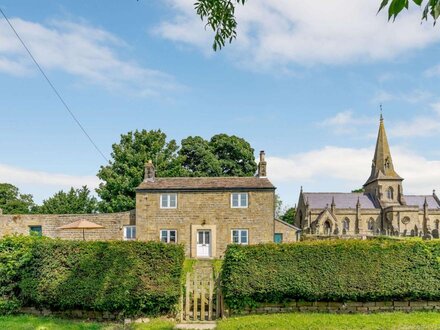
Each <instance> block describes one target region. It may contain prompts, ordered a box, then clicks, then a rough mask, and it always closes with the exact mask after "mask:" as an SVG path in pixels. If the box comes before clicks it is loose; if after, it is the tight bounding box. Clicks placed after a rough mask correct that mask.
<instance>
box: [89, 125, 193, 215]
mask: <svg viewBox="0 0 440 330" xmlns="http://www.w3.org/2000/svg"><path fill="white" fill-rule="evenodd" d="M112 149H113V152H112V153H111V157H112V160H110V162H109V164H108V165H106V166H101V169H100V170H99V172H98V174H97V176H98V178H100V179H101V180H102V181H103V182H102V183H101V184H100V185H99V188H98V189H96V192H97V193H98V195H99V197H101V199H102V202H101V203H100V210H101V211H103V212H120V211H127V210H131V209H133V208H135V196H136V193H135V188H136V187H137V186H138V185H139V184H140V183H141V182H142V180H143V176H144V166H145V163H146V162H147V161H148V160H152V161H153V163H154V166H155V168H156V175H157V176H162V177H167V176H182V175H183V174H184V173H185V172H184V170H183V167H182V166H181V162H180V159H179V158H178V155H177V149H178V146H177V143H176V141H175V140H170V141H167V140H166V134H165V133H163V132H162V131H161V130H151V131H147V130H141V131H138V130H136V131H134V132H128V133H127V134H122V135H121V140H120V141H119V143H115V144H113V146H112Z"/></svg>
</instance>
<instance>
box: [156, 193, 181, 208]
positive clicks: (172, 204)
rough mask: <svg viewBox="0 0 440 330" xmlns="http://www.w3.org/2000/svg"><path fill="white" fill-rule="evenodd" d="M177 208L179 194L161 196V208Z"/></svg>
mask: <svg viewBox="0 0 440 330" xmlns="http://www.w3.org/2000/svg"><path fill="white" fill-rule="evenodd" d="M176 207H177V194H161V195H160V208H161V209H175V208H176Z"/></svg>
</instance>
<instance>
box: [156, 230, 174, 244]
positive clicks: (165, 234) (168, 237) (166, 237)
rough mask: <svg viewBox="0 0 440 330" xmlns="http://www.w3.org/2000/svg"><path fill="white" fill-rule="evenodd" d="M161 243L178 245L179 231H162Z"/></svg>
mask: <svg viewBox="0 0 440 330" xmlns="http://www.w3.org/2000/svg"><path fill="white" fill-rule="evenodd" d="M160 241H161V242H163V243H177V230H175V229H162V230H161V231H160Z"/></svg>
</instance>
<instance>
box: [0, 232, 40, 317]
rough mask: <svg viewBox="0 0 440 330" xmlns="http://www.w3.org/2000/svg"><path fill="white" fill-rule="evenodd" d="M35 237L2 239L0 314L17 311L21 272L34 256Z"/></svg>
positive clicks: (0, 244)
mask: <svg viewBox="0 0 440 330" xmlns="http://www.w3.org/2000/svg"><path fill="white" fill-rule="evenodd" d="M36 239H39V238H33V237H29V236H27V237H25V236H18V237H7V238H4V239H2V240H0V315H2V314H12V313H14V312H17V311H18V309H19V308H20V306H21V304H20V302H19V300H18V299H17V297H16V295H17V293H18V285H19V281H20V272H21V271H22V269H23V267H24V266H25V265H26V264H27V263H28V262H29V260H30V259H31V258H32V252H31V245H32V242H34V241H35V240H36Z"/></svg>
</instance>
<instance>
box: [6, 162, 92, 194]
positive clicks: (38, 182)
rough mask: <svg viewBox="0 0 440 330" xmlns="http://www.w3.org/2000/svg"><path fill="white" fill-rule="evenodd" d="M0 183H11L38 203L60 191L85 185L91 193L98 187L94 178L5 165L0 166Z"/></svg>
mask: <svg viewBox="0 0 440 330" xmlns="http://www.w3.org/2000/svg"><path fill="white" fill-rule="evenodd" d="M0 182H6V183H11V184H13V185H15V186H17V187H19V188H20V191H21V192H22V193H31V194H32V195H34V197H35V200H36V201H38V202H41V201H42V200H43V199H46V198H49V197H50V196H51V195H53V193H55V192H57V191H59V190H62V189H64V190H66V189H70V187H74V188H80V187H82V186H84V185H87V186H88V187H89V188H90V190H92V192H93V190H94V189H95V188H97V187H98V185H99V179H98V178H97V177H96V176H91V175H90V176H88V175H85V176H75V175H67V174H60V173H49V172H42V171H33V170H29V169H23V168H17V167H14V166H9V165H5V164H0Z"/></svg>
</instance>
